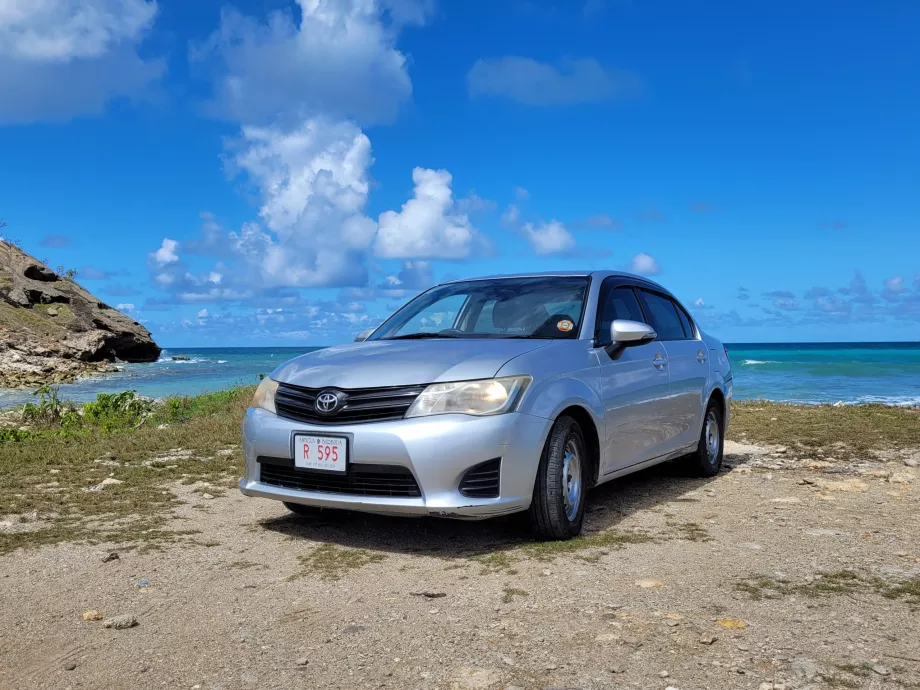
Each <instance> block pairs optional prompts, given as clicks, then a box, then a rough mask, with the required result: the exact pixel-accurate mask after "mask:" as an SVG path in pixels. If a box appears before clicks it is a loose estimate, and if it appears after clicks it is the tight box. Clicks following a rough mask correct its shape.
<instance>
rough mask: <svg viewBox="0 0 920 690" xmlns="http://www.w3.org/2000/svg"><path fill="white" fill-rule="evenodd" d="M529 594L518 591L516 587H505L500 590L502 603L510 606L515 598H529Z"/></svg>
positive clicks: (525, 591) (521, 590) (524, 591)
mask: <svg viewBox="0 0 920 690" xmlns="http://www.w3.org/2000/svg"><path fill="white" fill-rule="evenodd" d="M529 596H530V592H528V591H527V590H525V589H518V588H517V587H505V588H504V589H503V590H502V603H503V604H510V603H511V602H513V601H514V598H515V597H529Z"/></svg>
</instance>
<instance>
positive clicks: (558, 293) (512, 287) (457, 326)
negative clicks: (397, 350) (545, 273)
mask: <svg viewBox="0 0 920 690" xmlns="http://www.w3.org/2000/svg"><path fill="white" fill-rule="evenodd" d="M587 292H588V279H587V278H586V277H580V276H579V277H561V276H553V277H533V278H495V279H489V280H470V281H466V282H462V283H449V284H447V285H440V286H438V287H436V288H433V289H431V290H429V291H428V292H425V293H423V294H421V295H419V296H418V297H416V298H415V299H414V300H412V301H411V302H409V303H408V304H407V305H406V306H404V307H403V308H402V309H400V310H399V311H398V312H396V313H395V314H393V316H391V317H390V318H389V319H387V320H386V321H385V322H384V323H383V325H382V326H381V327H380V328H378V329H377V332H376V333H374V335H373V336H372V338H371V340H396V339H406V340H408V339H413V338H418V339H421V338H577V337H578V329H579V326H580V325H581V319H582V314H583V312H584V303H585V298H586V295H587Z"/></svg>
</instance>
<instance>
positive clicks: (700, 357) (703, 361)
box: [696, 350, 706, 364]
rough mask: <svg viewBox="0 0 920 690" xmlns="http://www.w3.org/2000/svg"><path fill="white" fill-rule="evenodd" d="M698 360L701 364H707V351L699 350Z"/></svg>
mask: <svg viewBox="0 0 920 690" xmlns="http://www.w3.org/2000/svg"><path fill="white" fill-rule="evenodd" d="M696 361H697V362H699V363H700V364H706V353H705V352H703V351H702V350H699V351H698V352H697V353H696Z"/></svg>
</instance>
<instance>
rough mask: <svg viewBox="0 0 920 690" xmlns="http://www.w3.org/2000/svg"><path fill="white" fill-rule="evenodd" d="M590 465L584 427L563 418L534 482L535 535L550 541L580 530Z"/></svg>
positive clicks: (532, 516) (551, 435)
mask: <svg viewBox="0 0 920 690" xmlns="http://www.w3.org/2000/svg"><path fill="white" fill-rule="evenodd" d="M589 467H590V464H589V463H588V454H587V451H586V449H585V438H584V435H583V434H582V431H581V427H580V426H579V425H578V422H576V421H575V420H574V419H572V418H571V417H567V416H563V417H560V418H559V419H557V420H556V423H555V424H554V425H553V428H552V430H551V431H550V433H549V438H548V439H547V440H546V447H545V448H544V449H543V454H542V456H541V457H540V467H539V469H538V470H537V480H536V482H535V483H534V489H533V500H532V501H531V503H530V513H529V515H530V525H531V528H532V529H533V532H534V536H536V537H537V538H538V539H542V540H546V541H550V540H565V539H571V538H572V537H575V536H578V535H579V534H580V533H581V527H582V523H583V522H584V519H585V489H586V486H587V479H588V468H589Z"/></svg>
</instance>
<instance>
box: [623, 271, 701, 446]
mask: <svg viewBox="0 0 920 690" xmlns="http://www.w3.org/2000/svg"><path fill="white" fill-rule="evenodd" d="M639 296H640V298H641V301H642V307H643V309H644V310H645V313H646V315H647V316H648V318H649V320H650V325H651V326H652V327H653V328H654V329H655V330H656V331H657V332H658V337H659V339H660V340H661V341H662V343H663V345H664V347H665V349H666V350H667V352H668V369H669V371H670V373H671V396H670V404H669V406H668V407H669V413H668V414H669V418H668V421H667V425H668V427H669V429H672V430H673V433H672V436H673V445H672V446H671V448H670V450H677V449H680V448H682V447H684V446H688V445H690V444H693V443H695V442H696V441H697V440H698V436H699V430H700V423H701V421H702V412H703V410H702V406H703V403H704V401H703V394H704V392H705V389H706V381H707V380H708V378H709V353H708V351H707V350H706V347H705V345H704V343H703V342H702V341H701V340H699V335H698V332H697V329H696V328H695V327H694V326H693V322H692V320H691V319H690V317H689V315H688V314H687V313H686V311H685V310H684V308H683V307H681V306H680V305H679V304H678V303H677V302H676V301H675V300H673V299H672V298H671V297H669V296H667V295H664V294H661V293H657V292H654V291H652V290H647V289H645V288H642V289H640V290H639Z"/></svg>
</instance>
